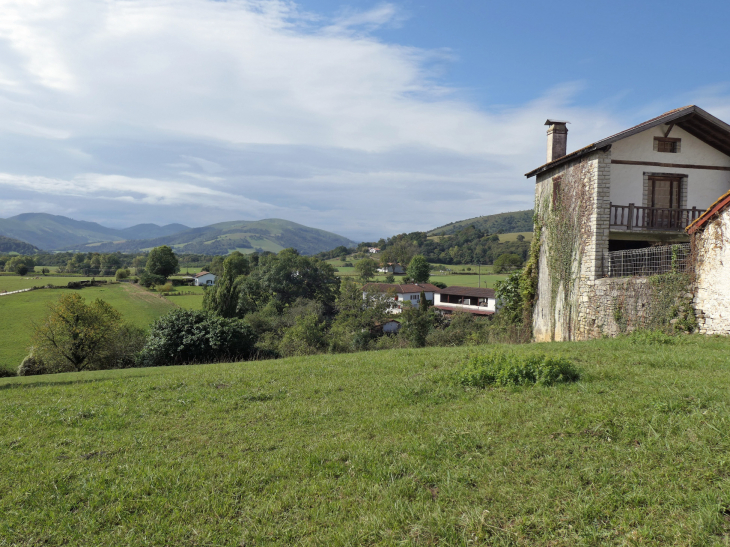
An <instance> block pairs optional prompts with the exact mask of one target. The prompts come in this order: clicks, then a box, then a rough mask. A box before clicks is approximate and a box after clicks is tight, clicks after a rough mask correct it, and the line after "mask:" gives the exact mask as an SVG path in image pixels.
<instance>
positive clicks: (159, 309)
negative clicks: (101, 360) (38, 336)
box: [0, 278, 175, 546]
mask: <svg viewBox="0 0 730 547" xmlns="http://www.w3.org/2000/svg"><path fill="white" fill-rule="evenodd" d="M49 279H50V278H49ZM68 290H72V289H40V290H37V291H30V292H24V293H19V294H9V295H7V296H0V317H3V318H4V321H3V323H2V325H3V328H2V329H0V368H8V369H13V370H14V369H17V368H18V365H19V364H20V362H21V361H22V360H23V358H24V357H25V356H26V355H28V346H29V345H30V340H31V336H32V334H33V323H39V322H41V321H43V319H45V317H46V316H47V315H48V303H49V302H54V301H56V300H58V298H59V297H60V296H61V295H62V294H64V293H65V292H66V291H68ZM79 294H80V295H81V296H83V297H84V298H85V299H86V300H87V301H91V300H95V299H96V298H101V299H103V300H106V301H107V302H108V303H109V304H111V305H112V306H114V308H116V309H117V310H118V311H119V312H120V313H121V314H122V316H123V317H124V319H125V321H128V322H130V323H132V324H134V325H137V326H140V327H147V326H148V325H149V324H150V323H152V321H154V320H155V319H157V318H158V317H160V316H161V315H164V314H165V313H167V312H168V311H170V310H172V309H174V308H175V304H174V303H173V302H171V301H169V300H166V299H164V298H162V297H160V296H158V295H156V294H154V293H151V292H149V291H146V290H144V289H142V288H140V287H137V286H132V285H131V284H129V283H123V284H122V283H120V284H114V285H102V286H100V287H87V288H84V289H80V290H79ZM1 545H2V542H0V546H1Z"/></svg>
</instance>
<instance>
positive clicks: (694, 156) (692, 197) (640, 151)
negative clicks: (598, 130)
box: [610, 125, 730, 210]
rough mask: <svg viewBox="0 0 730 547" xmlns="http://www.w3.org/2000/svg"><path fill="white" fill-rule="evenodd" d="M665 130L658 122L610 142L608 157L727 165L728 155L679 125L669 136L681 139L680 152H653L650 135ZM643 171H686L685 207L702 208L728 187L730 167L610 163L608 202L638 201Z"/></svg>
mask: <svg viewBox="0 0 730 547" xmlns="http://www.w3.org/2000/svg"><path fill="white" fill-rule="evenodd" d="M666 130H667V126H666V125H660V126H657V127H653V128H651V129H647V130H646V131H643V132H641V133H637V134H636V135H633V136H631V137H627V138H625V139H622V140H620V141H618V142H615V143H613V145H612V147H611V159H612V160H624V161H645V162H658V163H681V164H691V165H708V166H719V167H730V157H728V156H726V155H725V154H723V153H722V152H720V151H719V150H716V149H715V148H713V147H711V146H710V145H709V144H706V143H704V142H702V141H701V140H699V139H698V138H696V137H694V136H692V135H690V134H689V133H687V132H686V131H684V130H683V129H681V128H679V127H675V128H674V129H672V132H671V133H670V135H669V136H670V137H672V138H680V139H682V143H681V146H680V152H678V153H676V154H671V153H667V152H655V151H654V137H663V136H664V132H666ZM644 172H651V173H676V174H683V175H687V176H688V181H687V207H688V208H692V207H697V208H698V209H703V210H704V209H706V208H707V207H709V206H710V205H711V204H712V203H714V201H715V200H716V199H717V198H718V197H720V196H721V195H722V194H724V193H725V192H727V191H728V190H730V171H714V170H709V169H689V168H686V167H658V166H649V165H620V164H615V163H614V164H611V194H610V195H611V203H613V204H614V205H628V204H629V203H633V204H635V205H641V204H642V199H643V195H642V193H643V188H644V185H643V180H644V179H643V176H644Z"/></svg>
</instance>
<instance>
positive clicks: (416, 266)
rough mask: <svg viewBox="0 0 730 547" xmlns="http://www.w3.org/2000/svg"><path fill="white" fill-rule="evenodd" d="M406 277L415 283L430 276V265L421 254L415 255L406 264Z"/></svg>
mask: <svg viewBox="0 0 730 547" xmlns="http://www.w3.org/2000/svg"><path fill="white" fill-rule="evenodd" d="M408 277H410V278H411V279H412V280H413V281H414V282H416V283H426V282H427V281H428V278H429V277H431V266H430V264H429V263H428V262H427V261H426V258H425V257H424V256H423V255H416V256H414V257H413V258H412V259H411V262H410V264H408Z"/></svg>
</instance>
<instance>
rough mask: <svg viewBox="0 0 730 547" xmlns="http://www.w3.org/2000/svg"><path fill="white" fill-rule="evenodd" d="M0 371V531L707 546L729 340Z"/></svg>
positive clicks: (76, 536) (726, 502)
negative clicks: (535, 374) (483, 385)
mask: <svg viewBox="0 0 730 547" xmlns="http://www.w3.org/2000/svg"><path fill="white" fill-rule="evenodd" d="M486 349H487V348H484V347H479V348H433V349H423V350H400V351H384V352H371V353H360V354H346V355H325V356H312V357H307V358H292V359H285V360H280V361H264V362H249V363H239V364H215V365H203V366H188V367H174V368H172V367H171V368H156V369H129V370H122V371H107V372H93V373H77V374H61V375H54V376H42V377H30V378H10V379H2V380H0V461H1V462H2V473H0V515H2V518H1V519H0V545H36V544H51V545H58V544H73V545H91V544H93V545H434V544H439V545H478V544H490V545H552V546H555V545H713V544H716V545H727V544H728V541H730V535H729V534H730V523H729V522H728V515H729V514H730V509H729V508H730V494H729V492H730V459H729V458H728V456H727V454H728V452H729V450H730V438H729V437H728V431H729V426H730V405H729V403H730V394H729V393H728V390H727V386H728V383H729V382H730V358H729V357H730V341H728V340H726V339H719V338H701V337H689V338H682V339H679V341H678V342H676V343H672V344H666V345H665V344H658V345H654V344H645V343H630V342H629V341H628V340H626V339H619V340H601V341H596V342H590V343H562V344H542V345H537V344H534V345H527V346H520V347H516V348H514V350H515V351H516V352H519V353H523V354H526V353H531V352H547V353H550V354H556V355H562V356H566V357H568V358H570V359H573V360H574V361H575V363H576V364H577V365H578V367H579V368H580V369H581V371H582V375H583V376H582V379H581V380H580V381H579V382H577V383H574V384H569V385H561V386H556V387H551V388H547V387H533V388H519V389H518V388H514V389H507V388H500V389H491V390H473V389H465V388H462V387H459V386H457V385H455V384H454V383H453V382H451V381H450V374H451V373H452V372H453V371H454V370H456V369H458V368H459V367H460V363H462V362H463V360H464V358H465V357H466V356H467V355H468V354H470V353H474V352H480V351H485V350H486Z"/></svg>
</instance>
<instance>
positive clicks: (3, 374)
mask: <svg viewBox="0 0 730 547" xmlns="http://www.w3.org/2000/svg"><path fill="white" fill-rule="evenodd" d="M12 376H17V374H16V373H15V372H14V371H12V370H10V369H7V368H5V367H3V366H0V378H10V377H12Z"/></svg>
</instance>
